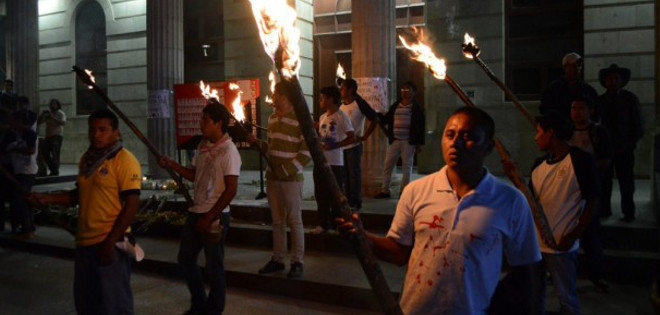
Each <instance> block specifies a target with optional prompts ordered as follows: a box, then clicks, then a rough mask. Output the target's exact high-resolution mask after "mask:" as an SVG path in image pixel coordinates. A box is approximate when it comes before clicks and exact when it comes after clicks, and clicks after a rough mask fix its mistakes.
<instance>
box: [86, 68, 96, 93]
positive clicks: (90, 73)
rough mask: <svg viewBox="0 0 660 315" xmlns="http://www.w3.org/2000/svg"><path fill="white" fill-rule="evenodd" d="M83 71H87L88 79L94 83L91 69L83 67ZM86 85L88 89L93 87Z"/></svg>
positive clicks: (94, 79)
mask: <svg viewBox="0 0 660 315" xmlns="http://www.w3.org/2000/svg"><path fill="white" fill-rule="evenodd" d="M85 73H87V75H88V76H89V79H90V80H91V81H92V82H94V83H96V78H95V77H94V76H93V75H92V70H88V69H85ZM87 87H88V88H89V89H90V90H91V89H93V87H92V86H91V85H88V86H87Z"/></svg>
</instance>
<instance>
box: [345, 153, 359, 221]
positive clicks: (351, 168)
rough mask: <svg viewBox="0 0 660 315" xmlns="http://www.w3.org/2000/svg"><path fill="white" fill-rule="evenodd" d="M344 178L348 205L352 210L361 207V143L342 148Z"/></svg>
mask: <svg viewBox="0 0 660 315" xmlns="http://www.w3.org/2000/svg"><path fill="white" fill-rule="evenodd" d="M344 180H345V181H344V184H345V185H344V191H345V192H346V198H348V205H349V206H350V207H351V208H353V209H354V210H360V209H362V143H360V144H359V145H358V146H356V147H354V148H350V149H348V150H344Z"/></svg>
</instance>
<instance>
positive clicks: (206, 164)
mask: <svg viewBox="0 0 660 315" xmlns="http://www.w3.org/2000/svg"><path fill="white" fill-rule="evenodd" d="M193 165H194V166H195V187H194V188H195V195H194V199H193V200H194V203H195V204H194V205H193V206H192V207H190V208H188V211H190V212H194V213H206V212H209V210H211V208H212V207H213V206H214V205H215V203H216V202H218V198H220V195H222V193H223V192H224V191H225V188H226V187H225V176H231V175H234V176H239V175H240V174H241V156H240V155H239V154H238V150H237V149H236V145H234V143H233V142H232V140H231V137H229V135H228V134H225V136H224V137H222V139H220V140H218V141H217V142H216V143H210V142H208V141H207V140H203V141H202V143H200V144H199V147H198V150H197V155H195V158H194V159H193ZM222 212H229V206H227V207H225V208H224V209H223V210H222Z"/></svg>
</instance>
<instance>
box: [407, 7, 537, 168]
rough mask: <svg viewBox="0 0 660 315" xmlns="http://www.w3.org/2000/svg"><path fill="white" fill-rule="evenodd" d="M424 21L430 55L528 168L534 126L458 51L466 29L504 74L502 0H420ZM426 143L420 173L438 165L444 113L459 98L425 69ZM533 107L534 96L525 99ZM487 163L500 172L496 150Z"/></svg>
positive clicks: (457, 103)
mask: <svg viewBox="0 0 660 315" xmlns="http://www.w3.org/2000/svg"><path fill="white" fill-rule="evenodd" d="M426 7H427V8H426V25H427V31H428V33H427V34H428V35H429V36H431V40H432V42H433V45H432V48H433V50H434V51H435V52H436V55H437V56H438V57H440V58H445V60H446V62H447V73H448V75H450V76H451V77H452V78H453V79H454V80H455V81H456V82H457V83H458V84H459V85H461V87H462V88H463V89H464V90H465V91H466V92H467V93H468V94H470V95H473V96H472V100H473V102H474V103H475V104H476V105H477V106H479V107H480V108H483V109H484V110H486V111H487V112H488V113H490V114H491V115H492V116H493V118H494V119H495V124H496V134H497V136H498V137H499V138H500V139H501V140H502V142H503V143H504V145H505V146H506V147H507V148H508V149H509V151H510V153H511V155H512V157H513V158H514V159H515V160H516V161H517V162H518V164H519V165H520V168H521V170H523V171H524V172H528V171H529V169H530V168H531V164H532V162H533V157H534V156H536V155H538V154H539V152H538V150H537V149H536V147H535V144H534V142H533V136H534V129H533V127H532V126H531V125H530V124H529V123H528V122H527V121H526V120H525V119H524V118H523V116H522V115H521V114H520V113H519V112H518V110H517V109H515V107H514V106H513V104H512V103H510V102H505V101H504V96H503V93H502V92H501V90H500V89H499V88H498V87H497V86H496V85H495V84H494V83H492V81H491V80H490V79H489V78H488V77H487V76H486V74H485V73H484V72H483V71H482V70H481V68H479V66H477V65H476V64H475V63H474V62H473V61H470V60H467V59H465V57H464V56H463V54H462V52H461V44H462V42H463V34H465V33H466V32H468V33H470V35H472V36H473V37H475V38H476V40H477V44H478V45H479V46H480V47H481V49H482V54H481V58H482V59H483V60H484V62H485V63H486V64H487V65H488V66H489V67H490V68H491V70H492V71H493V72H494V73H495V74H496V75H497V76H498V77H499V78H501V79H502V80H504V7H503V2H502V1H487V0H477V1H459V0H452V1H438V0H431V1H427V3H426ZM425 82H426V93H425V95H424V97H425V102H426V115H427V118H426V121H427V125H426V129H427V131H428V134H427V143H426V146H425V148H424V150H423V151H422V154H421V155H419V156H418V169H419V172H421V173H428V172H433V171H435V170H437V169H439V168H440V167H441V166H442V165H444V161H442V159H441V158H440V157H441V156H442V154H441V148H440V140H441V134H442V129H443V127H444V123H445V120H446V119H447V116H448V115H449V114H450V113H451V112H453V111H454V110H455V109H456V108H458V107H459V106H463V105H464V104H463V102H462V101H461V100H460V99H459V98H458V97H456V95H455V94H454V92H453V91H452V90H451V89H450V88H449V87H448V86H447V84H445V83H444V82H441V81H439V80H437V79H435V78H434V77H433V76H431V75H430V74H427V75H426V78H425ZM525 105H526V106H527V108H528V109H529V110H530V111H531V112H532V114H535V113H537V108H538V103H537V102H526V103H525ZM486 165H487V166H488V168H489V169H490V170H491V171H493V172H495V173H501V164H500V162H499V157H498V156H497V153H495V152H493V154H491V155H490V156H489V158H488V159H487V161H486Z"/></svg>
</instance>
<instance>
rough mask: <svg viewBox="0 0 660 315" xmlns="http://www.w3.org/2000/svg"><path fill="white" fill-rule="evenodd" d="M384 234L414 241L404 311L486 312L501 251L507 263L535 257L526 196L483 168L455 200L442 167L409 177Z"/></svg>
mask: <svg viewBox="0 0 660 315" xmlns="http://www.w3.org/2000/svg"><path fill="white" fill-rule="evenodd" d="M387 237H390V238H392V239H394V240H395V241H396V242H398V243H399V244H402V245H404V246H413V250H412V253H411V255H410V260H409V261H408V270H407V273H406V279H405V283H404V287H403V292H402V294H401V307H402V309H403V312H404V313H405V314H485V313H486V309H487V308H488V305H489V303H490V299H491V297H492V296H493V294H494V292H495V288H496V286H497V283H498V281H499V277H500V272H501V269H502V256H503V254H504V255H506V257H507V261H508V262H509V264H510V265H513V266H519V265H526V264H531V263H534V262H537V261H539V260H541V253H540V251H539V245H538V243H537V240H536V235H535V229H534V222H533V221H532V216H531V212H530V209H529V205H528V204H527V201H526V200H525V198H524V197H523V195H522V193H520V191H518V190H517V189H515V188H513V187H512V186H510V185H507V184H505V183H504V182H502V181H501V180H499V179H497V178H495V177H493V176H492V175H491V174H490V173H488V172H487V173H486V175H485V176H484V178H483V179H482V180H481V182H480V183H479V185H478V186H477V187H476V188H475V189H474V190H472V191H471V192H469V193H468V194H466V195H465V196H463V198H460V199H459V198H458V195H457V194H456V192H455V191H454V190H453V189H452V187H451V184H450V183H449V180H448V179H447V166H445V167H443V168H442V169H441V170H440V171H438V172H436V173H433V174H431V175H429V176H426V177H424V178H421V179H419V180H416V181H413V182H411V183H410V184H408V186H406V188H405V189H404V191H403V194H402V195H401V198H400V199H399V203H398V204H397V209H396V213H395V215H394V219H393V221H392V226H391V227H390V230H389V232H388V233H387Z"/></svg>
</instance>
